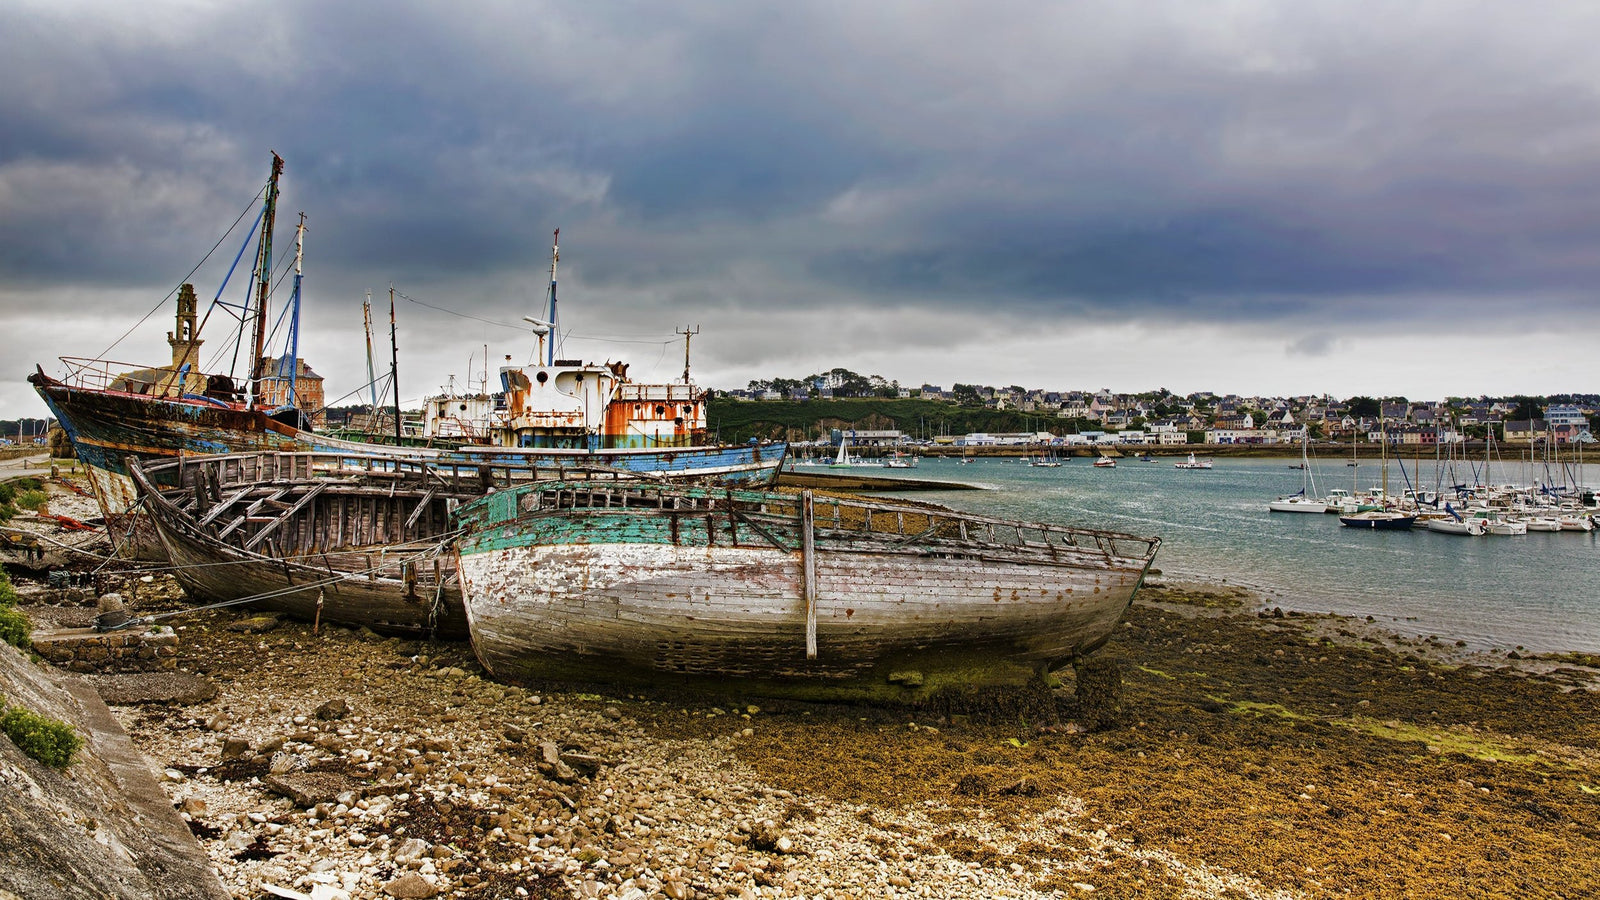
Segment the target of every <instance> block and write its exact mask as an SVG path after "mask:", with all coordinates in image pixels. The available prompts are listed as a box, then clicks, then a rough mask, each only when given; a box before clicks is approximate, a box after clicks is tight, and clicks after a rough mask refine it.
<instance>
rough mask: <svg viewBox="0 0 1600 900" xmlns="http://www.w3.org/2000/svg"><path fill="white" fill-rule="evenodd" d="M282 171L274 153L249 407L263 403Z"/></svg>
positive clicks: (259, 256)
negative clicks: (274, 225)
mask: <svg viewBox="0 0 1600 900" xmlns="http://www.w3.org/2000/svg"><path fill="white" fill-rule="evenodd" d="M282 174H283V157H281V156H279V155H278V154H277V153H276V152H274V153H273V154H272V177H271V178H270V179H268V180H267V198H266V205H265V206H264V207H263V210H262V215H261V242H260V244H258V245H257V246H256V317H255V318H256V320H255V337H254V340H253V341H252V347H253V349H254V355H253V356H251V357H250V408H251V409H255V408H256V407H258V406H260V405H261V400H262V397H261V376H262V374H263V373H262V370H263V364H262V359H261V354H262V353H263V352H265V350H266V344H267V296H268V295H269V294H270V293H271V292H272V223H273V220H274V218H276V216H277V212H278V176H280V175H282Z"/></svg>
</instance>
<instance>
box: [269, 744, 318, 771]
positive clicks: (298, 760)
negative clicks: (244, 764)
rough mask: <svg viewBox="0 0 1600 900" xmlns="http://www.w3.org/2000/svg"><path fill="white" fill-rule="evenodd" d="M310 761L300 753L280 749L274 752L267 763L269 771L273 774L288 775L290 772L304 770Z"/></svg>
mask: <svg viewBox="0 0 1600 900" xmlns="http://www.w3.org/2000/svg"><path fill="white" fill-rule="evenodd" d="M309 765H310V762H309V761H308V760H307V759H306V758H305V757H304V756H301V755H300V754H298V753H284V752H283V751H281V750H280V751H278V752H276V753H274V754H272V759H271V761H270V762H268V763H267V772H268V773H269V774H272V775H287V774H289V773H290V772H299V771H302V770H304V769H305V768H306V767H307V766H309Z"/></svg>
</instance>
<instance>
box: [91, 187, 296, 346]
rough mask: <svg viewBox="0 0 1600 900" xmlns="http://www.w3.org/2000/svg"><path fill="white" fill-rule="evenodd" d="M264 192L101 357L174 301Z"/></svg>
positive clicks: (251, 199) (260, 192)
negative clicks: (180, 289)
mask: <svg viewBox="0 0 1600 900" xmlns="http://www.w3.org/2000/svg"><path fill="white" fill-rule="evenodd" d="M264 190H266V188H265V187H263V188H262V190H261V191H256V195H255V196H254V197H252V198H250V202H249V203H247V204H245V208H244V212H241V213H239V218H237V219H234V220H233V224H232V225H229V226H228V230H227V231H225V232H223V233H222V237H220V238H217V242H216V243H215V244H212V245H211V249H210V250H207V251H206V255H205V256H202V257H201V258H200V261H199V262H197V263H195V265H194V268H192V269H190V270H189V274H188V275H185V276H183V278H182V279H180V280H179V281H178V287H174V288H173V289H172V290H170V291H168V292H167V295H166V296H165V297H162V298H161V301H160V302H159V303H157V304H156V305H155V307H154V308H153V309H151V310H150V311H149V312H147V313H145V314H144V315H143V316H142V317H140V319H139V321H137V322H135V323H133V327H131V328H129V329H128V330H127V331H124V332H123V333H122V336H121V337H119V338H117V339H116V340H114V341H112V342H111V346H109V347H107V348H106V349H104V350H102V351H100V356H101V357H102V358H104V357H106V356H108V355H110V353H111V351H112V350H113V349H115V348H116V346H117V345H118V344H120V343H122V342H123V341H124V340H127V337H128V335H130V334H133V333H134V331H136V330H137V329H138V328H139V326H140V325H143V324H144V323H145V320H146V319H149V318H150V317H151V316H153V315H155V314H156V311H157V310H159V309H161V307H163V306H166V305H167V301H168V300H171V299H172V295H173V294H174V293H176V292H177V291H178V288H179V287H182V286H183V285H184V284H186V283H187V282H188V281H189V279H190V278H193V277H194V273H196V272H198V271H200V267H201V266H203V265H205V264H206V260H208V259H210V258H211V254H213V253H215V252H217V248H218V247H220V246H222V242H223V241H225V240H227V239H228V235H230V234H233V230H234V229H235V228H238V227H239V223H240V222H242V221H244V217H245V216H247V215H249V214H250V210H252V209H255V205H256V201H257V200H260V199H261V195H262V191H264Z"/></svg>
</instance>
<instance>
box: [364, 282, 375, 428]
mask: <svg viewBox="0 0 1600 900" xmlns="http://www.w3.org/2000/svg"><path fill="white" fill-rule="evenodd" d="M361 318H362V320H363V324H365V326H366V329H367V388H368V389H369V390H370V391H371V393H372V408H371V409H370V410H368V412H370V413H371V414H372V420H371V421H373V422H376V421H377V416H378V376H377V375H375V374H373V370H372V292H371V291H367V299H365V300H363V301H361Z"/></svg>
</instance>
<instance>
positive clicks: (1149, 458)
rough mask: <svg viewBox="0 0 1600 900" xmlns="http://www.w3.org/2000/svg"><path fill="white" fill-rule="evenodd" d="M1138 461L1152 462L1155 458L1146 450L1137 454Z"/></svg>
mask: <svg viewBox="0 0 1600 900" xmlns="http://www.w3.org/2000/svg"><path fill="white" fill-rule="evenodd" d="M1139 461H1140V462H1151V463H1153V462H1155V461H1156V458H1155V457H1154V456H1151V455H1150V454H1149V453H1148V452H1146V453H1141V454H1139Z"/></svg>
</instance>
